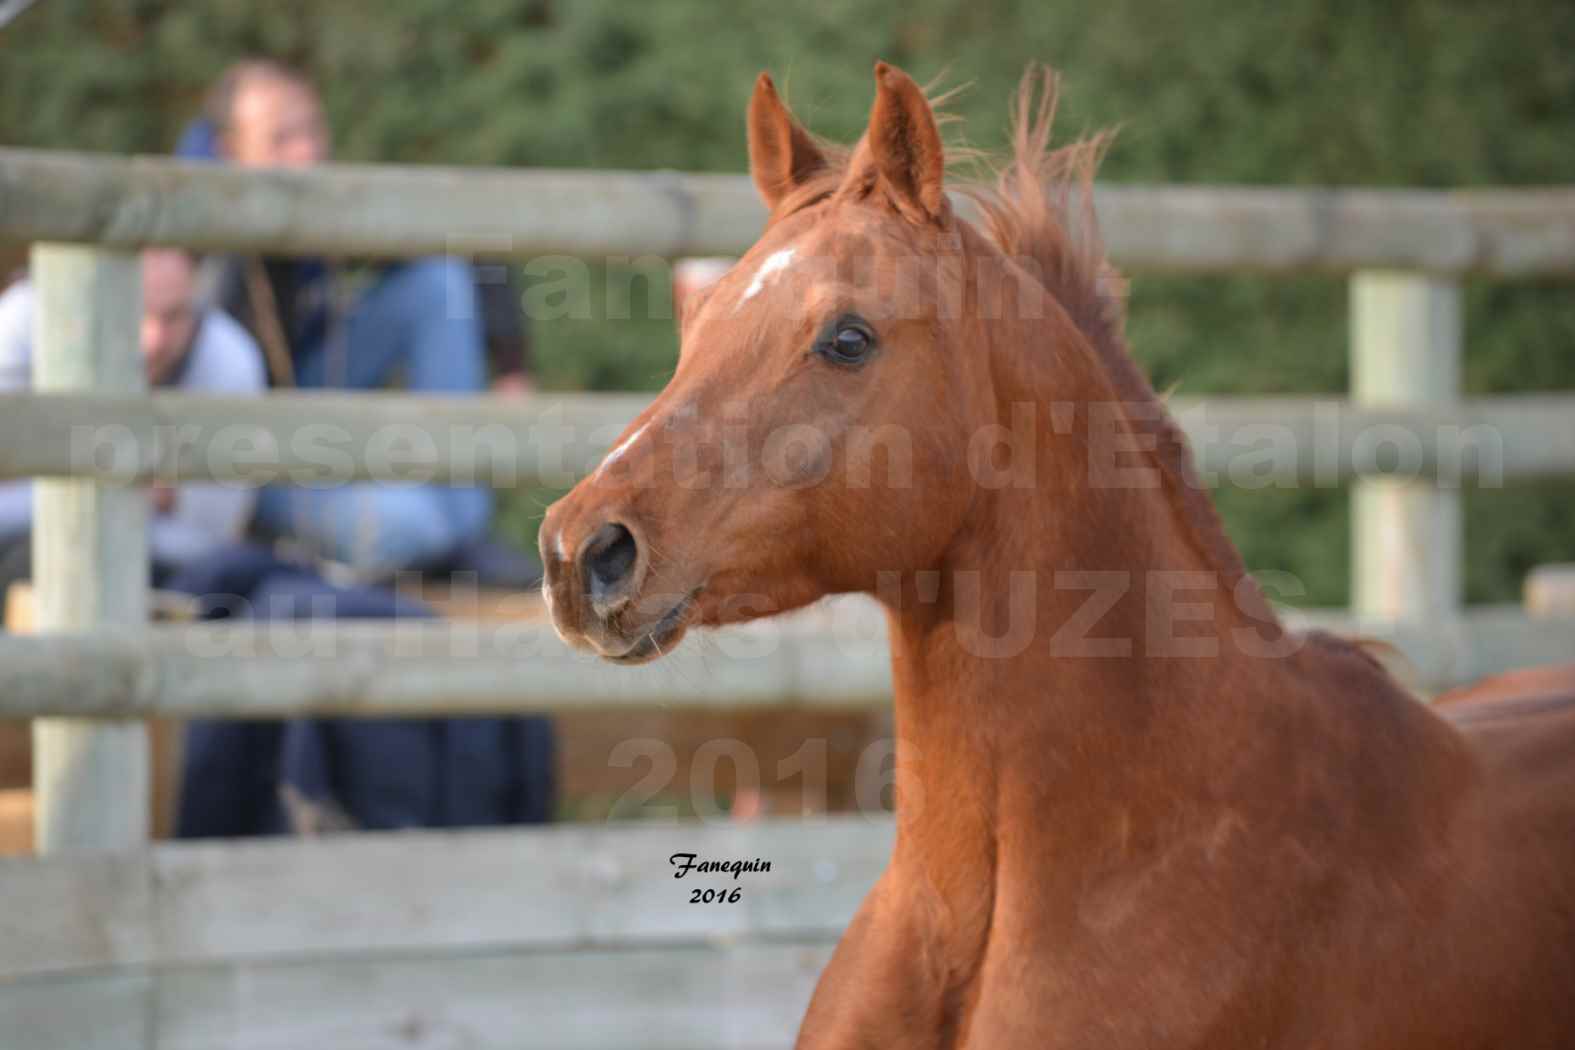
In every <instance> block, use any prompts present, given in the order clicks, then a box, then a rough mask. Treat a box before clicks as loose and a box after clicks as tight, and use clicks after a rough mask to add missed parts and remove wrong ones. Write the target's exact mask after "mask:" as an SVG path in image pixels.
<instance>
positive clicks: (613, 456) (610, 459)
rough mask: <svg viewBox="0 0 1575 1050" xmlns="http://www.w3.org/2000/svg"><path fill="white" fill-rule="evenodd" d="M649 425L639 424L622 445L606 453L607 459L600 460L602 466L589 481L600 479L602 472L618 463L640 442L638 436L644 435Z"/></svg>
mask: <svg viewBox="0 0 1575 1050" xmlns="http://www.w3.org/2000/svg"><path fill="white" fill-rule="evenodd" d="M650 425H651V424H649V423H641V424H640V429H639V430H636V431H635V432H634V433H633V434H630V435H629V436H628V437H626V438H624V439H623V443H622V444H620V445H619V446H618V447H617V448H615V449H613V450H612V451H611V452H609V453H607V458H606V459H604V460H602V465H601V466H599V467H597V468H596V473H595V474H593V475H592V476H591V480H592V481H594V480H596V479H597V478H599V477H601V476H602V471H604V470H606V469H607V468H608V467H610V466H612V465H613V464H614V463H616V462H618V460H619V459H620V458H622V456H623V454H624V453H625V452H627V451H629V446H630V445H632V444H634V443H635V442H636V441H638V440H640V435H641V434H643V433H645V428H646V427H648V426H650Z"/></svg>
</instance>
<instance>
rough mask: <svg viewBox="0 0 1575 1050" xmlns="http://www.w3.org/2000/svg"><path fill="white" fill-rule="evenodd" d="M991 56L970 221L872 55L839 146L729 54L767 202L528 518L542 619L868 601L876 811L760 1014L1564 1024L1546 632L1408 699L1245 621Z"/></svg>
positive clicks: (1199, 1032) (609, 642)
mask: <svg viewBox="0 0 1575 1050" xmlns="http://www.w3.org/2000/svg"><path fill="white" fill-rule="evenodd" d="M1034 82H1035V78H1034V77H1030V78H1029V79H1028V80H1025V84H1024V88H1023V91H1022V93H1021V95H1020V97H1019V100H1018V101H1019V112H1018V124H1017V134H1016V143H1015V155H1014V156H1013V157H1012V158H1011V159H1010V161H1009V162H1008V163H1007V164H1006V165H1005V166H1004V168H1003V169H1002V171H1001V173H1000V176H999V179H998V180H997V181H996V182H995V183H994V184H992V185H990V186H978V187H973V188H972V193H971V198H970V199H971V200H972V201H973V202H974V205H973V206H974V207H975V208H976V209H977V211H976V212H975V214H976V215H978V216H980V217H981V218H980V219H979V221H978V222H971V221H967V219H966V218H965V216H964V215H963V214H961V213H960V211H959V210H954V206H953V202H952V200H951V199H950V198H949V196H948V194H947V192H946V185H945V184H946V177H945V171H944V167H945V154H944V150H943V147H942V142H941V138H940V135H939V133H938V130H937V122H936V117H935V114H934V112H933V110H932V108H931V105H930V103H929V102H928V101H927V99H926V98H925V96H924V94H923V92H921V91H920V89H919V88H918V87H917V86H916V85H915V84H914V82H913V81H912V80H911V79H909V78H908V77H907V76H906V75H905V74H903V73H902V72H900V71H899V70H896V69H894V68H892V67H890V66H887V65H884V64H881V65H877V66H876V68H875V87H876V95H875V103H874V107H873V109H872V111H871V114H870V120H869V127H868V130H867V132H866V133H865V134H864V136H863V137H862V138H861V139H860V141H859V142H858V144H857V146H856V147H855V148H853V149H852V150H851V151H848V152H843V151H838V150H835V149H832V148H830V147H827V146H825V145H822V144H821V143H819V142H818V141H817V140H816V139H814V138H812V137H811V136H810V135H808V134H807V133H806V132H805V131H804V130H803V129H802V127H801V126H800V125H799V124H798V123H797V122H795V120H794V118H793V117H792V116H791V115H790V114H789V112H788V110H787V109H786V108H785V107H784V105H783V103H782V102H781V101H780V100H779V98H778V96H777V94H776V92H775V90H774V88H773V87H772V84H771V81H770V80H769V79H768V78H767V77H765V76H762V77H761V78H760V80H759V82H758V83H757V84H756V86H755V93H754V98H753V100H752V101H751V103H750V106H749V118H748V131H749V156H750V164H751V168H752V174H753V178H754V182H755V185H756V186H757V188H758V189H759V192H760V194H761V196H762V197H763V198H764V200H765V203H766V205H767V206H768V208H769V211H770V219H769V222H768V224H767V226H766V229H765V231H764V233H763V234H762V236H761V238H760V240H759V242H758V243H757V244H755V245H754V247H753V248H752V249H751V250H750V251H749V252H748V254H747V255H745V256H744V257H743V259H742V260H741V261H740V262H739V263H738V264H737V265H736V266H735V267H734V268H733V269H732V270H731V271H729V272H728V274H727V275H726V276H725V277H723V278H722V279H721V280H720V281H719V282H718V283H717V284H716V285H715V286H714V287H713V288H712V289H710V290H709V292H708V293H706V294H704V295H703V296H698V297H695V298H694V300H693V301H691V302H690V303H688V304H686V308H685V310H684V316H683V318H682V320H681V326H682V352H681V355H680V360H679V363H678V367H677V370H676V372H675V374H674V375H673V378H672V380H671V382H670V383H669V384H668V386H667V388H666V390H665V391H663V393H662V394H661V395H660V396H658V397H657V398H656V399H655V401H653V402H652V404H651V405H650V406H649V407H648V408H647V409H646V410H645V411H644V412H642V413H641V414H640V416H639V418H638V419H636V420H635V422H634V423H633V424H632V425H631V427H630V428H629V430H628V431H627V432H626V434H625V435H624V437H623V439H622V441H621V442H620V443H619V444H618V445H617V447H616V448H615V449H614V450H613V451H612V452H611V453H610V454H609V456H608V457H607V459H606V460H605V461H604V462H603V463H602V465H601V467H600V468H599V469H598V470H597V471H596V473H595V474H594V476H592V477H589V478H587V479H585V480H584V481H582V482H581V483H580V484H579V486H578V487H576V488H575V489H574V490H573V491H572V492H571V493H569V495H567V496H566V497H564V498H563V500H561V501H560V502H559V503H557V504H556V505H555V506H553V507H552V508H551V510H550V511H549V512H548V514H547V516H546V518H545V520H544V521H543V526H542V531H541V536H542V553H543V560H544V562H545V565H546V568H547V580H546V584H545V591H546V595H547V599H548V602H549V605H550V607H551V609H552V613H553V618H554V623H555V624H556V626H557V628H558V630H559V632H560V634H561V635H562V636H563V637H564V639H565V640H567V641H568V642H569V643H571V644H573V645H576V646H579V647H582V648H587V649H590V650H592V651H594V652H596V653H599V654H600V655H602V656H604V657H606V658H607V659H609V660H613V661H618V662H621V663H626V664H633V663H639V662H642V661H645V660H649V659H654V658H656V657H658V656H660V655H661V654H663V653H665V652H667V651H668V650H670V649H671V648H672V647H673V646H674V645H676V644H678V642H679V640H680V638H681V637H682V636H683V635H684V633H685V632H686V630H687V629H688V628H689V627H691V626H694V625H717V624H723V623H728V622H734V621H739V620H744V619H748V618H751V617H756V616H763V615H768V614H771V613H774V612H780V611H782V610H786V609H791V608H794V607H797V606H802V605H804V604H806V603H808V602H811V601H814V600H815V599H817V598H819V597H821V596H823V595H827V594H833V593H842V592H866V593H869V594H872V595H874V596H875V597H876V598H878V599H879V601H880V602H881V603H883V605H884V606H885V609H886V611H887V617H888V625H889V632H890V638H891V650H892V672H893V682H894V686H895V704H896V727H897V736H898V751H897V771H896V797H897V816H896V821H897V837H896V844H895V847H894V849H893V853H892V856H891V860H890V863H889V866H888V867H887V869H886V871H885V873H884V874H883V875H882V877H881V878H880V879H879V881H878V882H877V883H876V885H875V887H874V888H873V889H872V891H871V892H870V894H869V896H868V897H867V899H866V900H865V901H864V903H863V905H862V907H861V908H860V909H859V911H858V913H857V915H856V916H855V917H854V919H853V921H852V923H851V925H850V926H849V927H848V929H847V931H846V933H845V934H844V936H843V938H842V940H841V943H840V944H839V946H838V948H837V950H836V952H835V954H834V955H833V957H832V959H831V962H830V964H829V965H828V966H827V968H826V971H825V973H824V974H823V975H822V977H821V980H820V982H819V985H818V988H817V990H816V993H815V996H814V998H813V1000H812V1002H811V1005H810V1008H809V1012H808V1014H807V1016H806V1017H805V1020H804V1022H803V1026H802V1029H801V1031H800V1035H799V1039H798V1046H800V1047H803V1048H832V1047H834V1048H848V1047H872V1048H882V1050H886V1048H894V1047H901V1048H905V1050H917V1048H932V1047H960V1046H968V1047H977V1048H982V1050H1016V1048H1033V1050H1042V1048H1045V1047H1063V1046H1064V1047H1089V1048H1093V1047H1097V1048H1101V1050H1106V1048H1116V1047H1136V1046H1144V1047H1200V1046H1208V1047H1243V1048H1246V1047H1254V1048H1257V1047H1290V1046H1296V1047H1369V1048H1375V1050H1376V1048H1382V1050H1402V1048H1412V1047H1445V1046H1447V1047H1484V1048H1486V1047H1502V1048H1506V1050H1509V1048H1515V1050H1529V1048H1532V1047H1544V1048H1546V1047H1571V1046H1575V702H1572V696H1575V674H1572V673H1571V672H1568V671H1564V672H1550V673H1549V674H1550V675H1551V677H1549V678H1548V682H1549V683H1551V684H1548V686H1547V688H1546V689H1544V690H1543V691H1542V692H1541V693H1540V694H1539V695H1538V696H1537V697H1535V698H1534V699H1533V701H1531V702H1526V703H1517V702H1515V701H1513V700H1507V699H1501V694H1502V693H1503V692H1504V690H1503V689H1502V688H1494V689H1493V690H1491V693H1492V696H1491V697H1490V698H1489V699H1487V700H1483V701H1479V702H1473V698H1472V697H1471V696H1470V695H1466V696H1464V697H1457V698H1454V699H1452V700H1451V701H1450V702H1449V703H1447V704H1445V705H1442V706H1441V707H1440V708H1438V709H1436V710H1435V709H1432V708H1429V707H1428V706H1425V705H1424V704H1422V703H1419V702H1418V701H1417V700H1416V699H1415V698H1413V697H1412V696H1411V695H1410V694H1409V693H1407V692H1406V691H1405V690H1404V689H1402V688H1401V687H1400V686H1399V685H1397V684H1396V682H1395V681H1394V680H1392V679H1391V678H1390V677H1389V675H1388V674H1387V673H1386V672H1385V671H1384V670H1383V669H1382V668H1381V667H1380V666H1379V665H1378V663H1377V662H1376V661H1375V660H1373V659H1372V658H1371V657H1370V656H1369V655H1368V654H1367V653H1366V652H1364V651H1363V650H1362V649H1360V648H1358V647H1356V646H1353V645H1351V644H1349V643H1347V642H1345V641H1341V640H1339V639H1336V638H1334V637H1331V636H1327V635H1324V634H1320V633H1310V634H1307V635H1299V634H1294V633H1292V632H1289V631H1288V630H1286V629H1285V628H1283V627H1282V626H1281V624H1280V622H1279V620H1278V619H1277V618H1276V615H1275V613H1274V611H1273V609H1272V608H1271V607H1270V605H1269V604H1268V602H1267V601H1266V600H1265V598H1264V596H1263V595H1262V594H1261V593H1260V592H1259V590H1258V588H1257V587H1256V585H1255V584H1254V582H1253V580H1252V578H1251V577H1250V576H1249V575H1248V574H1247V573H1246V571H1245V570H1244V568H1243V565H1242V562H1241V559H1240V557H1239V555H1238V554H1237V552H1236V550H1235V549H1234V547H1233V546H1232V545H1231V543H1230V542H1229V540H1228V539H1227V538H1226V536H1225V533H1224V531H1223V529H1222V528H1221V525H1220V522H1219V520H1218V518H1217V516H1216V514H1215V512H1214V509H1213V507H1212V505H1211V503H1210V502H1209V499H1208V497H1207V494H1206V492H1205V491H1204V490H1203V489H1202V488H1201V486H1200V485H1199V484H1198V482H1197V480H1196V478H1195V477H1194V474H1193V470H1192V466H1191V460H1190V454H1189V452H1188V451H1187V449H1186V447H1185V445H1184V443H1183V438H1182V436H1181V434H1180V431H1179V430H1178V428H1177V427H1176V426H1175V425H1174V423H1173V422H1172V421H1171V419H1170V418H1169V417H1168V416H1167V415H1166V413H1165V411H1164V409H1163V407H1162V405H1161V404H1160V403H1159V402H1158V400H1157V399H1156V398H1155V396H1154V394H1153V391H1152V390H1151V389H1150V387H1149V385H1148V382H1147V381H1146V379H1145V378H1144V377H1143V376H1142V374H1141V373H1140V371H1139V370H1138V368H1137V367H1136V365H1135V364H1134V363H1133V361H1132V359H1131V358H1130V357H1129V356H1128V353H1127V350H1126V347H1125V344H1124V341H1123V336H1122V289H1121V287H1120V285H1119V282H1117V281H1116V280H1115V279H1114V277H1113V272H1112V271H1111V270H1110V268H1109V267H1108V265H1107V264H1106V262H1105V258H1104V254H1103V250H1102V247H1101V245H1100V242H1099V239H1098V236H1097V231H1096V230H1095V227H1094V224H1093V215H1092V205H1091V203H1090V198H1089V194H1090V180H1091V178H1092V170H1093V166H1094V163H1095V160H1096V157H1097V151H1098V144H1097V143H1093V144H1088V143H1084V144H1079V145H1075V146H1072V147H1070V148H1064V149H1060V150H1056V151H1050V150H1049V149H1048V148H1047V145H1048V134H1049V122H1050V111H1051V108H1052V106H1051V103H1052V102H1053V82H1052V81H1051V79H1050V78H1049V76H1048V74H1047V75H1046V76H1045V79H1044V87H1043V89H1042V91H1040V90H1036V89H1035V88H1034V86H1033V83H1034ZM1036 102H1037V105H1036Z"/></svg>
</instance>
